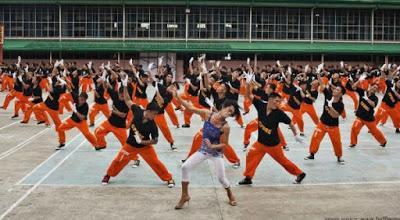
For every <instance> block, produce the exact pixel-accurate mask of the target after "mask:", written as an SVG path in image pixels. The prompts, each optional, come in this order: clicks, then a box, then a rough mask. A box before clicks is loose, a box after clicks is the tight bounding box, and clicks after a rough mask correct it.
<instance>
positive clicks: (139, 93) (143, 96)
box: [135, 83, 147, 99]
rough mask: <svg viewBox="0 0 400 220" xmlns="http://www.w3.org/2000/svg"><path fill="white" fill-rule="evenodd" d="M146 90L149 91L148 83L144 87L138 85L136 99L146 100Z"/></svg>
mask: <svg viewBox="0 0 400 220" xmlns="http://www.w3.org/2000/svg"><path fill="white" fill-rule="evenodd" d="M146 89H147V84H146V83H144V84H143V85H140V84H139V83H136V92H135V97H136V98H141V99H146V98H147V94H146Z"/></svg>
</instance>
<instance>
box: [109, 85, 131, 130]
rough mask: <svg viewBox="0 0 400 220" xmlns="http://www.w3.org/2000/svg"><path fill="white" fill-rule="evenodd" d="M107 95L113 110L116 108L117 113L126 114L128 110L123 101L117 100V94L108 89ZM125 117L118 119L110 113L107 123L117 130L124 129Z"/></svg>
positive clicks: (118, 117)
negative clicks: (111, 102)
mask: <svg viewBox="0 0 400 220" xmlns="http://www.w3.org/2000/svg"><path fill="white" fill-rule="evenodd" d="M108 93H109V94H110V97H111V99H112V101H113V108H116V109H117V110H118V111H120V112H123V113H126V114H127V113H128V112H129V108H128V106H127V105H126V104H125V101H124V100H119V98H118V92H116V91H115V90H113V89H108ZM126 116H127V115H125V117H120V116H118V115H116V114H114V113H113V112H111V115H110V117H109V118H108V122H110V124H111V125H113V126H114V127H117V128H126Z"/></svg>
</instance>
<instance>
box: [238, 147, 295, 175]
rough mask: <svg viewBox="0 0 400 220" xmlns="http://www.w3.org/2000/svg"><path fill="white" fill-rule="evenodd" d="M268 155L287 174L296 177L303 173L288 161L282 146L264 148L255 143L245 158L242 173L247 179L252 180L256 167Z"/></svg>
mask: <svg viewBox="0 0 400 220" xmlns="http://www.w3.org/2000/svg"><path fill="white" fill-rule="evenodd" d="M266 153H267V154H269V155H270V156H271V157H272V159H274V160H275V161H276V162H278V163H279V164H280V165H281V166H282V167H283V168H285V170H286V171H287V172H289V173H290V174H292V175H295V176H298V175H300V174H302V173H303V171H301V170H300V168H298V167H297V166H296V165H295V164H294V163H293V162H292V161H290V160H289V159H288V158H287V157H286V156H285V154H284V153H283V149H282V144H278V145H275V146H265V145H263V144H261V143H260V142H258V141H257V142H255V143H254V144H253V145H252V146H251V148H250V150H249V153H248V154H247V156H246V169H245V171H244V173H243V175H244V176H246V177H247V178H249V179H252V178H253V176H254V174H255V172H256V169H257V167H258V165H259V164H260V162H261V160H262V159H263V157H264V155H265V154H266Z"/></svg>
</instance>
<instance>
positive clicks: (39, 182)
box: [0, 139, 86, 220]
mask: <svg viewBox="0 0 400 220" xmlns="http://www.w3.org/2000/svg"><path fill="white" fill-rule="evenodd" d="M85 142H86V139H84V140H83V141H82V142H81V143H80V144H79V145H78V146H77V147H76V148H75V149H74V150H72V151H71V152H70V153H69V154H68V155H67V156H66V157H65V158H64V159H63V160H61V161H60V162H59V163H58V164H57V165H56V166H54V167H53V169H51V170H50V171H49V172H48V173H47V174H46V175H45V176H43V177H42V178H41V179H40V180H39V181H38V182H37V183H36V184H35V185H33V186H32V188H30V189H29V190H28V191H27V192H26V193H25V194H24V195H22V196H21V197H20V198H19V199H18V200H17V201H16V202H14V203H13V204H12V205H11V206H10V207H9V208H8V209H7V210H6V211H5V212H4V213H3V214H2V215H1V216H0V220H2V219H4V218H5V217H6V216H7V215H8V214H10V213H11V212H12V211H13V210H14V209H15V208H16V207H17V206H18V205H19V204H21V202H23V201H24V200H25V199H26V198H27V197H28V196H29V195H30V194H31V193H32V192H33V191H35V189H37V188H38V186H39V185H40V184H42V183H43V182H44V181H45V180H46V179H47V178H48V177H49V176H50V175H51V174H52V173H53V172H54V171H55V170H56V169H58V167H60V166H61V165H62V164H63V163H64V162H65V161H66V160H67V159H68V158H69V157H70V156H71V155H72V154H74V153H75V151H76V150H78V149H79V148H80V147H81V146H82V145H83V144H84V143H85Z"/></svg>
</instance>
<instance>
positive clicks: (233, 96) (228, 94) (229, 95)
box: [226, 79, 240, 101]
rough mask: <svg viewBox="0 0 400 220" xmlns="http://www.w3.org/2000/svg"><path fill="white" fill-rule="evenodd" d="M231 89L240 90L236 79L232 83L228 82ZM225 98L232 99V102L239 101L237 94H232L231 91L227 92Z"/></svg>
mask: <svg viewBox="0 0 400 220" xmlns="http://www.w3.org/2000/svg"><path fill="white" fill-rule="evenodd" d="M230 83H231V85H232V87H233V88H234V89H237V90H240V81H239V80H238V79H236V80H234V81H230ZM226 98H227V99H232V100H236V101H237V100H239V93H234V92H232V91H229V92H227V94H226Z"/></svg>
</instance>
